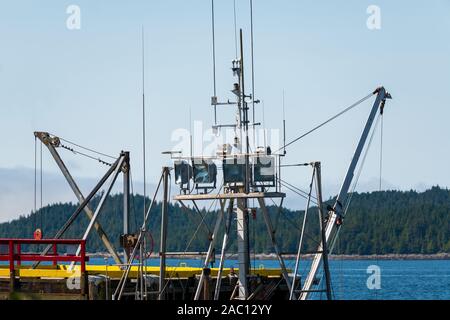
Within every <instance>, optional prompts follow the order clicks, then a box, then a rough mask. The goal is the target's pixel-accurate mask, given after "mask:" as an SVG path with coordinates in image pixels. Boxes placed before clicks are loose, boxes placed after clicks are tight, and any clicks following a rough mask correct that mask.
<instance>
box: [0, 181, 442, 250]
mask: <svg viewBox="0 0 450 320" xmlns="http://www.w3.org/2000/svg"><path fill="white" fill-rule="evenodd" d="M97 201H98V199H95V200H94V201H93V202H94V203H93V205H92V207H95V206H96V204H97ZM75 209H76V205H74V204H67V203H66V204H62V203H59V204H54V205H51V206H47V207H45V208H43V209H41V210H39V211H38V212H37V213H35V214H31V215H27V216H22V217H20V218H19V219H17V220H14V221H11V222H9V223H3V224H0V237H22V238H30V237H32V235H33V231H34V230H35V229H36V228H37V227H41V229H42V230H43V232H44V237H48V238H50V237H52V236H53V235H54V234H55V233H56V232H57V230H58V229H59V228H60V227H61V226H62V225H63V224H64V222H65V221H66V219H67V218H68V217H69V216H70V215H71V214H72V213H73V212H74V211H75ZM269 210H270V215H271V218H272V221H273V224H274V227H275V228H276V230H277V232H276V236H277V239H278V241H279V242H280V245H281V247H282V250H283V252H286V253H294V252H296V247H297V244H298V239H299V228H300V226H301V221H302V218H303V211H291V210H287V209H283V210H282V211H281V214H277V210H276V208H275V207H269ZM160 212H161V205H160V204H157V205H155V207H154V209H153V211H152V212H151V218H150V224H149V229H150V231H151V234H152V237H153V239H154V248H155V250H154V251H156V250H157V249H156V248H158V238H159V225H160ZM216 214H217V212H216V211H211V212H207V211H205V210H203V211H202V212H201V215H199V214H198V213H195V212H194V211H192V210H190V211H185V210H183V209H182V208H181V207H180V206H179V205H170V207H169V215H170V217H169V237H168V246H169V250H170V251H185V250H187V251H205V250H206V249H207V243H208V237H209V231H210V230H212V229H213V224H214V218H215V217H216ZM142 215H143V198H142V197H141V196H134V197H133V198H132V214H131V227H132V229H133V231H135V230H136V229H137V226H138V225H140V223H141V221H142ZM201 216H204V217H205V222H206V224H207V226H205V225H201V226H200V227H199V228H197V227H198V226H199V224H200V221H201V219H202V218H201ZM87 222H88V219H87V218H86V216H85V215H84V213H82V214H81V215H80V216H79V218H78V219H77V221H76V223H75V224H74V225H73V226H72V227H71V229H70V230H69V231H68V233H67V235H66V236H65V237H66V238H77V237H81V235H82V234H83V232H84V229H85V228H86V226H87ZM100 222H101V224H102V225H103V227H104V229H105V230H106V231H107V233H108V235H110V238H111V240H113V241H114V243H115V245H116V246H119V235H120V234H121V229H122V196H121V195H115V196H112V197H110V198H109V199H108V201H107V203H106V205H105V208H104V210H103V212H102V213H101V216H100ZM317 224H318V222H317V211H316V210H314V209H312V210H311V211H310V215H309V223H308V225H307V236H306V238H305V241H306V246H305V249H306V250H311V251H313V250H315V249H316V248H315V247H316V245H317V244H316V243H317V240H318V225H317ZM233 226H234V230H232V232H235V223H233ZM197 229H198V230H197ZM196 230H197V232H196ZM341 231H342V232H341V233H340V238H339V241H338V243H337V244H336V247H335V253H342V254H364V255H366V254H389V253H399V254H408V253H427V254H432V253H440V252H450V192H449V191H448V190H446V189H441V188H439V187H434V188H432V189H431V190H428V191H426V192H423V193H418V192H415V191H408V192H399V191H383V192H373V193H362V194H355V195H354V196H353V201H352V205H351V207H350V209H349V212H348V215H347V218H346V219H345V221H344V226H343V229H342V230H341ZM250 232H251V240H250V245H251V247H252V251H253V252H256V253H267V252H271V245H270V242H269V239H268V237H267V232H266V228H265V225H264V223H263V219H262V217H261V216H260V214H259V212H258V213H257V215H256V217H255V218H253V217H251V218H250ZM232 239H234V237H232ZM220 245H221V241H219V244H218V245H217V250H220V249H219V248H220ZM230 246H231V248H230V249H231V250H233V249H235V242H234V241H233V242H232V243H231V244H230ZM88 250H89V251H90V252H100V251H105V250H104V248H103V245H102V243H101V242H100V240H99V238H98V236H97V235H96V234H95V230H94V231H93V232H92V234H91V236H90V238H89V242H88Z"/></svg>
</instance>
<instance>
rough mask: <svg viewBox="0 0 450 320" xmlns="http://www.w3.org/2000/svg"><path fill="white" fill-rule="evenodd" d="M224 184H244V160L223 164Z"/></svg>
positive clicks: (229, 160) (237, 159)
mask: <svg viewBox="0 0 450 320" xmlns="http://www.w3.org/2000/svg"><path fill="white" fill-rule="evenodd" d="M223 180H224V183H226V184H229V183H244V182H245V160H244V159H239V158H234V159H227V160H225V161H224V162H223Z"/></svg>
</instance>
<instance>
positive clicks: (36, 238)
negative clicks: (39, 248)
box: [33, 228, 42, 240]
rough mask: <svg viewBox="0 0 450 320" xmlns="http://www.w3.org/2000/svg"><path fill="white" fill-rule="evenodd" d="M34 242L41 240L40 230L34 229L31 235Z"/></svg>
mask: <svg viewBox="0 0 450 320" xmlns="http://www.w3.org/2000/svg"><path fill="white" fill-rule="evenodd" d="M33 237H34V240H42V230H41V229H39V228H38V229H36V230H35V231H34V233H33Z"/></svg>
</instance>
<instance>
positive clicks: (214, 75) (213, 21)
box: [211, 0, 217, 125]
mask: <svg viewBox="0 0 450 320" xmlns="http://www.w3.org/2000/svg"><path fill="white" fill-rule="evenodd" d="M211 29H212V51H213V83H214V97H213V98H212V99H211V100H212V101H211V102H212V103H213V105H214V124H215V125H217V103H216V101H217V85H216V31H215V17H214V0H211Z"/></svg>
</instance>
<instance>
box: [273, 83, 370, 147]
mask: <svg viewBox="0 0 450 320" xmlns="http://www.w3.org/2000/svg"><path fill="white" fill-rule="evenodd" d="M373 95H374V93H373V92H372V93H370V94H369V95H367V96H365V97H364V98H362V99H360V100H358V101H357V102H355V103H354V104H352V105H350V106H349V107H347V108H345V109H344V110H342V111H341V112H339V113H338V114H336V115H334V116H332V117H331V118H329V119H328V120H326V121H324V122H322V123H321V124H319V125H317V126H315V127H314V128H312V129H311V130H309V131H308V132H306V133H304V134H302V135H301V136H299V137H298V138H295V139H294V140H292V141H291V142H289V143H288V144H285V145H284V146H283V147H281V148H280V149H278V150H277V151H276V152H275V153H277V152H278V151H280V150H283V149H286V148H287V147H289V146H291V145H292V144H294V143H296V142H297V141H299V140H300V139H303V138H304V137H306V136H308V135H310V134H311V133H313V132H314V131H316V130H318V129H320V128H322V127H323V126H325V125H326V124H328V123H330V122H331V121H333V120H335V119H336V118H338V117H340V116H342V115H343V114H345V113H347V112H348V111H350V110H352V109H354V108H355V107H357V106H359V105H360V104H361V103H363V102H364V101H366V100H368V99H369V98H370V97H372V96H373Z"/></svg>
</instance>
